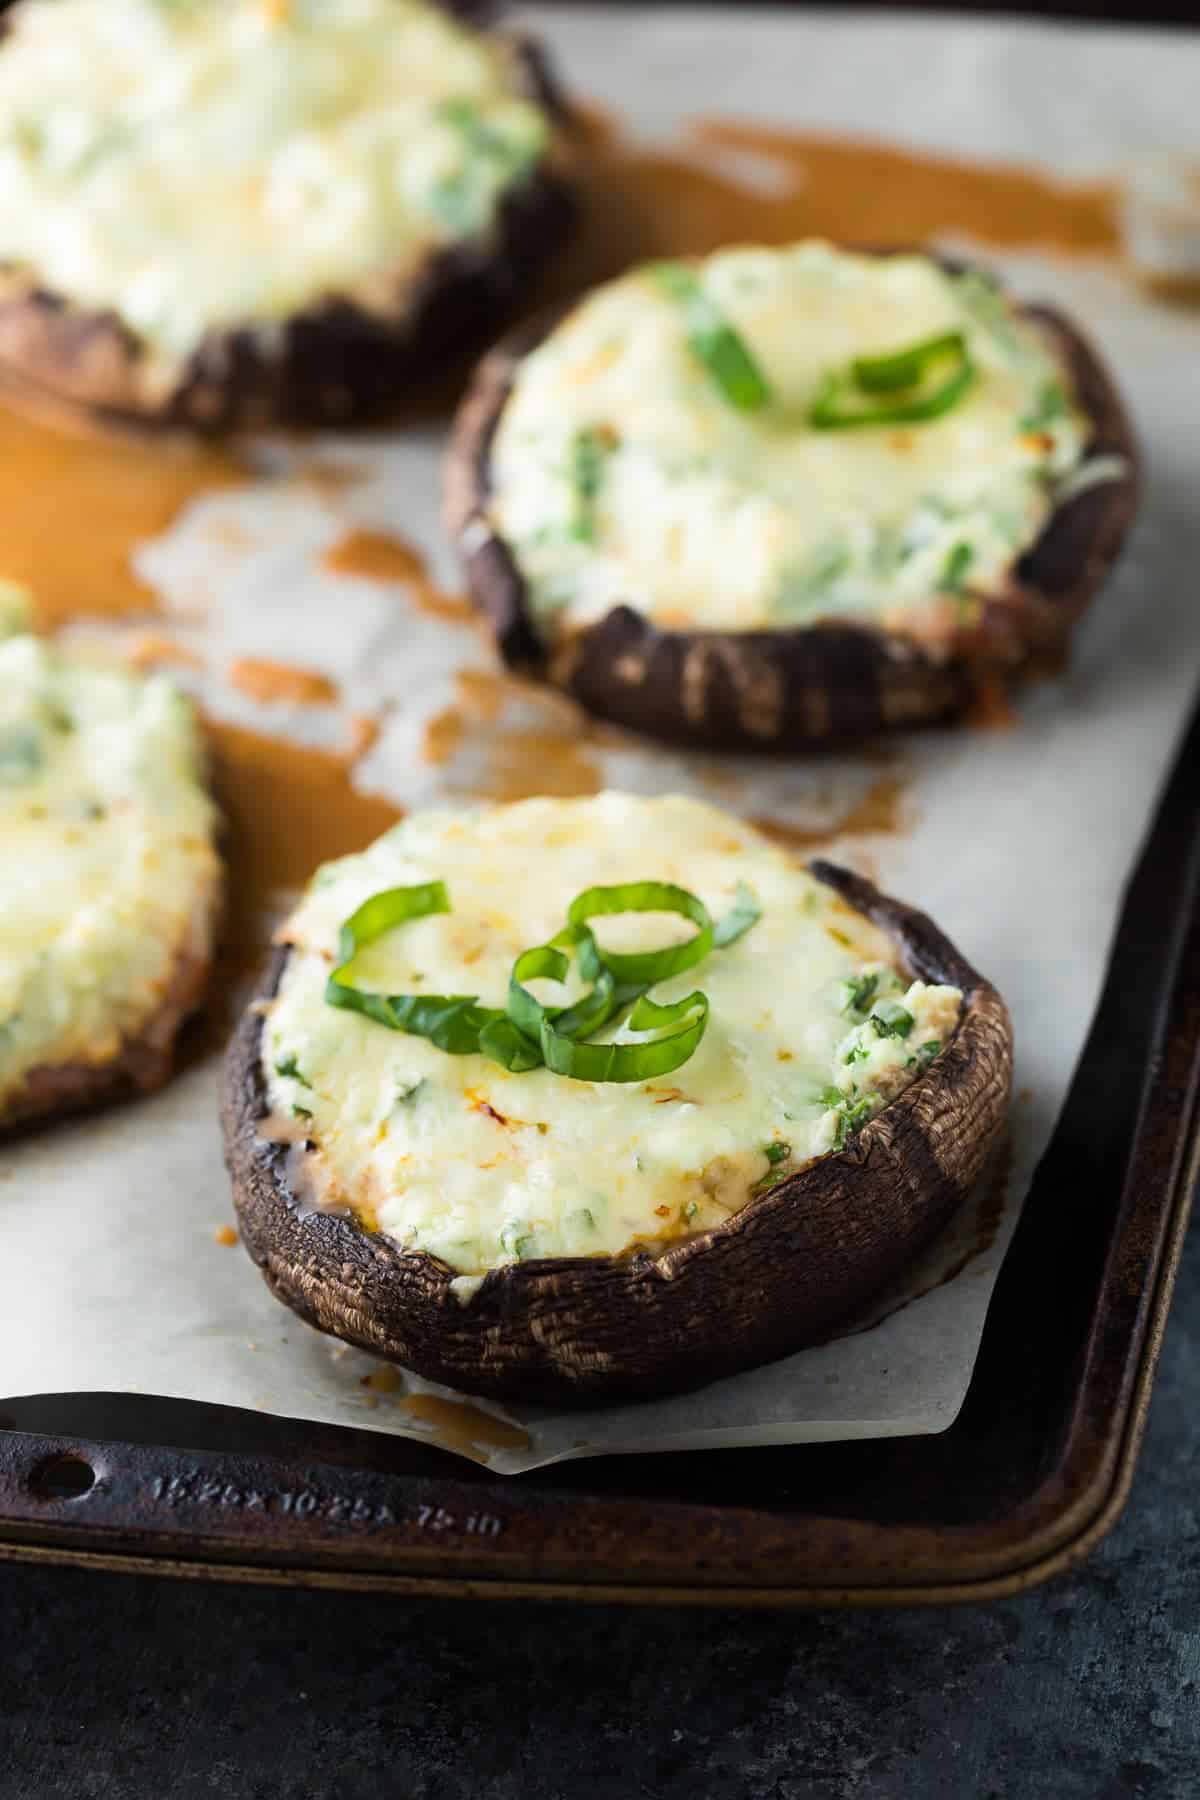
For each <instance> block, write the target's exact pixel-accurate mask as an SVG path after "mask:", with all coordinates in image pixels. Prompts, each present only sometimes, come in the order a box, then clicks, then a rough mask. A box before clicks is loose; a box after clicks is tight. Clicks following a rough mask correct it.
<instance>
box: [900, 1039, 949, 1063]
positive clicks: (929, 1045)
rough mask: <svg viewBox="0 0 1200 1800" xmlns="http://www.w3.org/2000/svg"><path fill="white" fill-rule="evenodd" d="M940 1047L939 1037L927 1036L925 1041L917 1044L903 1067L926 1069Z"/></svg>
mask: <svg viewBox="0 0 1200 1800" xmlns="http://www.w3.org/2000/svg"><path fill="white" fill-rule="evenodd" d="M941 1047H942V1041H941V1039H940V1038H928V1039H927V1040H926V1042H925V1043H923V1044H918V1046H917V1049H916V1052H915V1054H914V1055H912V1056H910V1057H908V1058H907V1059H906V1061H905V1064H904V1066H905V1068H906V1069H911V1068H913V1067H916V1068H917V1069H927V1068H928V1067H929V1065H930V1063H931V1062H932V1061H933V1059H934V1057H935V1056H936V1055H937V1054H938V1051H939V1050H940V1049H941Z"/></svg>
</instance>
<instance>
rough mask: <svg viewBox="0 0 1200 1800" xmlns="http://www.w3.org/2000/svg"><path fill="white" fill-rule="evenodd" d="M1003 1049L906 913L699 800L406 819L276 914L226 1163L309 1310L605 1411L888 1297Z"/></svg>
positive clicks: (476, 1383) (501, 1389) (612, 796)
mask: <svg viewBox="0 0 1200 1800" xmlns="http://www.w3.org/2000/svg"><path fill="white" fill-rule="evenodd" d="M1010 1059H1011V1034H1010V1028H1009V1022H1008V1016H1007V1013H1006V1011H1005V1007H1004V1004H1003V1002H1002V1000H1001V999H1000V997H999V996H998V994H997V993H996V992H995V990H994V989H993V988H992V987H991V986H990V985H989V984H988V983H987V982H986V981H985V980H983V979H982V978H981V977H980V976H979V975H977V974H976V973H975V971H974V970H973V969H972V968H971V967H970V966H969V965H968V964H967V963H966V962H965V961H964V960H963V958H962V957H961V956H960V955H959V954H958V953H957V951H955V950H954V948H953V947H952V946H951V945H950V944H949V943H948V942H947V941H946V939H945V938H944V937H943V936H942V935H941V933H940V932H939V931H938V930H937V929H936V927H935V926H934V925H933V924H932V923H931V922H930V921H929V920H928V919H927V918H925V917H924V916H923V915H921V914H920V913H916V912H913V911H911V910H910V909H909V908H907V907H905V906H901V905H900V904H898V903H897V902H895V901H892V900H889V899H886V898H885V897H884V896H882V895H880V894H879V893H877V892H876V891H875V889H874V888H872V887H871V886H870V885H869V884H868V883H867V882H865V881H863V880H861V879H860V878H859V877H857V876H855V875H851V874H848V873H847V872H846V871H844V870H841V869H837V868H834V867H833V866H831V865H829V864H822V863H817V864H814V865H812V867H811V868H809V869H805V868H803V867H802V866H800V865H799V864H797V863H796V862H794V861H793V860H792V859H791V858H790V857H788V856H787V855H786V854H785V853H784V852H783V851H781V850H779V849H777V848H775V847H774V846H772V845H770V844H769V843H768V842H767V841H766V840H765V839H764V838H763V837H762V836H761V835H760V834H759V833H757V832H756V831H755V830H753V829H752V828H751V827H749V826H746V825H744V824H742V823H741V822H739V821H737V820H736V819H734V818H731V817H730V816H729V815H727V814H725V813H723V812H720V811H718V810H716V809H715V808H712V807H709V806H706V805H702V804H699V803H697V802H695V801H691V800H687V799H682V798H664V799H655V800H647V799H640V798H633V797H631V796H627V795H623V794H618V793H604V794H601V795H598V796H596V797H593V798H590V799H586V800H548V799H539V800H530V801H523V802H520V803H518V804H513V805H508V806H499V807H495V808H492V809H489V810H484V811H477V812H465V813H464V812H451V811H434V812H427V813H421V814H415V815H413V816H411V817H410V818H408V819H407V820H406V821H404V822H402V823H401V824H399V825H398V826H396V827H395V828H394V829H393V830H392V831H390V832H388V833H387V834H386V835H385V836H384V837H382V838H380V839H379V840H378V841H377V842H376V843H375V844H374V845H372V846H371V848H370V849H369V850H367V851H365V852H363V853H362V854H360V855H357V856H352V857H347V858H345V859H344V860H342V861H340V862H336V863H331V864H328V865H326V866H325V867H324V868H322V869H320V870H319V871H318V872H317V874H316V875H315V877H314V879H313V881H312V884H311V886H310V888H309V890H308V892H307V894H306V895H305V896H304V898H303V899H302V901H301V903H300V905H299V907H298V909H297V910H296V912H295V913H294V915H293V916H292V918H291V919H290V921H289V922H288V923H287V925H286V926H285V927H284V928H283V930H282V932H281V934H280V938H279V945H278V949H277V952H276V954H275V957H274V960H273V962H272V964H271V966H270V968H269V970H268V972H267V974H266V977H265V979H264V982H263V985H262V988H261V991H260V993H259V995H258V997H257V999H256V1000H255V1001H254V1002H253V1003H252V1005H251V1006H250V1008H249V1010H248V1011H247V1013H246V1015H245V1017H244V1019H243V1022H242V1024H241V1026H240V1028H239V1030H238V1032H237V1034H236V1037H235V1038H234V1040H233V1043H232V1045H231V1048H230V1052H229V1056H228V1061H227V1069H226V1081H225V1094H224V1103H223V1111H224V1129H225V1143H226V1156H227V1160H228V1163H229V1168H230V1171H231V1175H232V1179H233V1186H234V1193H235V1198H236V1204H237V1210H238V1215H239V1219H240V1224H241V1235H242V1238H243V1241H244V1242H245V1244H246V1246H247V1248H248V1249H249V1251H250V1254H251V1255H252V1256H253V1258H254V1260H255V1261H256V1262H257V1263H258V1264H259V1265H260V1267H261V1269H262V1271H263V1274H264V1275H265V1277H266V1279H267V1281H268V1283H269V1284H270V1286H271V1287H272V1289H273V1290H274V1291H275V1293H276V1294H277V1295H278V1296H279V1297H280V1298H281V1299H283V1300H284V1301H286V1303H287V1304H288V1305H289V1306H291V1307H293V1308H294V1309H295V1310H296V1311H297V1312H298V1313H300V1314H301V1315H302V1316H303V1317H304V1318H305V1319H307V1320H309V1321H310V1322H311V1323H312V1324H314V1325H317V1326H319V1327H320V1328H321V1329H322V1330H323V1331H327V1332H331V1333H333V1334H334V1335H335V1336H337V1337H340V1338H343V1339H346V1340H347V1341H349V1342H351V1343H354V1344H357V1345H360V1346H362V1347H363V1348H365V1349H368V1350H371V1351H375V1352H377V1353H379V1354H381V1355H383V1356H385V1357H388V1358H391V1359H392V1360H394V1361H396V1362H399V1363H401V1364H403V1365H405V1366H406V1367H408V1368H409V1369H411V1370H415V1371H417V1372H418V1373H420V1374H421V1375H424V1376H426V1377H429V1378H432V1379H434V1380H437V1381H443V1382H446V1383H448V1384H450V1385H452V1386H454V1387H456V1388H460V1389H466V1390H468V1391H474V1392H478V1393H482V1394H492V1395H498V1396H513V1397H523V1398H530V1399H545V1400H555V1401H559V1402H564V1401H565V1402H567V1403H573V1404H577V1405H587V1404H599V1403H603V1402H608V1401H618V1400H625V1399H636V1398H639V1397H646V1396H651V1395H655V1394H662V1393H668V1392H671V1391H675V1390H682V1389H686V1388H693V1387H697V1386H700V1385H702V1384H703V1383H705V1382H708V1381H711V1380H713V1379H714V1378H716V1377H718V1376H721V1375H726V1374H730V1373H732V1372H734V1371H737V1370H739V1369H744V1368H747V1367H749V1366H751V1365H753V1364H755V1363H759V1362H763V1361H767V1360H769V1359H771V1358H774V1357H778V1356H781V1355H784V1354H785V1353H787V1352H789V1351H792V1350H795V1349H797V1348H798V1347H800V1346H802V1345H804V1344H806V1343H809V1342H812V1341H813V1340H815V1339H816V1338H819V1337H820V1336H822V1335H824V1334H826V1333H827V1332H828V1331H829V1330H830V1328H831V1327H833V1326H835V1325H836V1324H837V1323H838V1322H839V1321H840V1320H842V1319H844V1318H846V1317H847V1315H849V1314H850V1313H852V1312H853V1311H854V1309H855V1308H857V1307H858V1306H859V1305H860V1304H861V1303H862V1302H863V1301H865V1300H866V1299H868V1298H869V1297H870V1296H871V1295H873V1294H874V1293H876V1292H877V1291H878V1290H879V1289H881V1288H882V1287H883V1286H884V1285H885V1284H886V1283H887V1282H888V1281H889V1280H890V1279H892V1278H893V1277H894V1276H895V1275H896V1274H897V1272H898V1271H900V1270H901V1269H903V1267H904V1266H905V1265H906V1264H907V1263H908V1262H909V1261H910V1260H911V1259H912V1258H913V1257H914V1256H915V1255H916V1253H917V1252H918V1251H919V1250H920V1249H921V1248H922V1247H923V1246H924V1245H925V1244H926V1243H927V1242H928V1241H929V1239H930V1238H931V1237H932V1236H933V1235H934V1234H936V1232H937V1231H938V1230H939V1229H940V1228H941V1227H942V1226H943V1225H944V1223H945V1222H946V1221H947V1219H948V1218H949V1217H950V1216H951V1214H952V1213H953V1212H954V1210H955V1208H956V1207H957V1206H958V1205H959V1203H960V1202H961V1201H962V1200H963V1198H964V1196H965V1195H966V1194H967V1192H968V1191H969V1189H970V1188H971V1186H972V1183H973V1182H974V1181H975V1179H976V1177H977V1176H978V1174H979V1172H980V1169H981V1168H982V1166H983V1164H984V1162H985V1159H986V1158H987V1156H988V1154H989V1152H990V1151H991V1150H992V1148H993V1146H994V1144H995V1142H996V1139H997V1136H998V1134H999V1133H1000V1131H1001V1129H1002V1126H1003V1122H1004V1119H1005V1115H1006V1108H1007V1102H1008V1094H1009V1083H1010Z"/></svg>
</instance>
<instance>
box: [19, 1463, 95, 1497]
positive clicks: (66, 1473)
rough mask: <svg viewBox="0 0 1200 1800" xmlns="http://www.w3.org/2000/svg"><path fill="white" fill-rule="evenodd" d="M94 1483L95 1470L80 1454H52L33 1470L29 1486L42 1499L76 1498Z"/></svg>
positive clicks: (88, 1489)
mask: <svg viewBox="0 0 1200 1800" xmlns="http://www.w3.org/2000/svg"><path fill="white" fill-rule="evenodd" d="M95 1485H96V1471H95V1469H93V1467H92V1465H91V1463H89V1462H85V1461H84V1459H83V1457H82V1456H52V1457H50V1458H49V1460H48V1461H47V1462H44V1463H41V1464H39V1466H38V1467H37V1468H36V1469H35V1470H34V1472H33V1477H32V1479H31V1481H30V1486H31V1487H32V1488H33V1491H34V1493H35V1494H37V1495H38V1496H39V1497H40V1498H41V1499H43V1500H78V1499H81V1498H82V1496H83V1495H84V1494H86V1493H89V1492H90V1491H91V1489H92V1488H93V1487H94V1486H95Z"/></svg>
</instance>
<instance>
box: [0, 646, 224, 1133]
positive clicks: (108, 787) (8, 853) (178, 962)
mask: <svg viewBox="0 0 1200 1800" xmlns="http://www.w3.org/2000/svg"><path fill="white" fill-rule="evenodd" d="M0 693H2V694H3V696H4V699H3V702H2V703H0V845H2V849H0V921H2V922H0V995H2V999H0V1134H5V1133H8V1132H9V1131H13V1130H19V1129H20V1130H23V1129H25V1128H27V1127H29V1126H30V1125H33V1124H37V1123H44V1122H45V1121H47V1120H50V1119H52V1118H58V1117H60V1116H65V1115H67V1114H72V1113H77V1112H81V1111H84V1110H90V1109H92V1108H94V1107H98V1106H102V1105H107V1104H109V1103H111V1102H114V1101H119V1100H125V1099H130V1098H133V1097H135V1096H137V1095H139V1094H145V1093H149V1092H151V1091H152V1090H153V1089H155V1088H158V1087H161V1086H162V1084H163V1083H164V1082H165V1081H166V1080H167V1079H168V1078H169V1076H170V1075H171V1073H172V1071H173V1069H174V1066H175V1052H176V1042H177V1038H178V1035H179V1032H180V1030H181V1028H182V1026H183V1025H184V1023H185V1021H186V1020H187V1018H188V1017H189V1016H190V1015H191V1014H192V1013H193V1012H194V1011H195V1010H196V1008H197V1007H198V1006H199V1004H200V1002H201V1000H202V998H203V995H204V991H205V987H206V984H207V981H208V976H209V970H210V967H211V963H212V956H213V944H214V937H215V933H216V929H217V924H218V920H219V914H220V905H221V893H222V870H221V861H220V857H219V854H218V851H217V847H216V836H217V828H218V819H217V810H216V807H215V805H214V803H213V800H212V799H211V797H210V794H209V791H208V786H207V781H206V773H207V772H206V769H205V766H204V755H203V751H202V747H201V742H200V734H199V729H198V726H197V723H196V719H195V716H194V713H193V711H192V708H191V706H190V704H189V702H188V701H187V700H186V699H185V698H184V696H183V695H182V694H181V693H180V692H179V691H178V690H177V689H176V688H175V687H174V686H173V684H172V683H171V682H170V681H169V680H167V678H166V677H165V676H161V675H155V676H150V677H146V676H142V675H134V674H129V673H126V672H125V671H123V670H119V669H116V668H112V667H104V666H101V665H94V664H91V663H89V662H87V661H86V660H84V659H82V658H77V657H74V656H72V655H69V654H67V653H64V652H61V651H59V650H57V649H55V648H54V647H53V646H52V645H50V644H48V643H46V642H44V641H43V640H42V639H40V638H36V637H32V636H24V635H19V634H18V635H15V636H13V637H11V638H9V639H8V640H7V641H6V642H4V643H3V644H0Z"/></svg>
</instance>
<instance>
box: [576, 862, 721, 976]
mask: <svg viewBox="0 0 1200 1800" xmlns="http://www.w3.org/2000/svg"><path fill="white" fill-rule="evenodd" d="M630 912H633V913H656V912H665V913H678V914H679V916H680V917H681V918H684V919H690V920H691V922H692V924H693V925H695V926H696V927H697V930H696V935H695V937H690V938H688V939H687V940H686V941H685V942H684V943H682V944H665V945H664V946H663V948H662V949H661V950H636V951H631V952H619V951H615V950H605V949H604V948H603V947H602V946H598V947H597V951H598V955H599V957H600V960H601V962H602V963H603V964H604V966H605V968H606V969H608V970H609V971H610V973H611V974H612V975H613V977H614V979H615V980H617V981H620V982H631V983H635V984H637V983H640V984H644V985H645V986H647V987H651V986H653V985H654V983H655V982H659V981H668V980H669V979H670V978H671V976H672V975H680V974H682V972H683V971H684V969H690V968H693V967H694V966H695V964H696V963H698V962H703V960H704V958H705V957H706V956H707V955H708V953H709V951H710V950H711V949H712V947H713V922H712V919H711V918H710V917H709V912H708V908H707V907H706V906H705V904H704V902H703V900H701V899H699V898H698V897H697V895H695V894H692V893H689V891H688V890H687V888H681V887H676V886H675V885H674V884H673V883H672V882H669V881H623V882H621V883H619V884H618V885H617V886H615V887H593V888H585V889H584V891H583V893H582V894H577V895H576V896H575V898H574V900H572V902H571V904H570V906H569V907H568V908H567V918H568V920H569V921H570V923H571V924H572V925H586V924H587V922H588V920H589V919H595V918H599V917H602V916H605V915H611V914H616V913H630ZM747 929H748V928H747Z"/></svg>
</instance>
